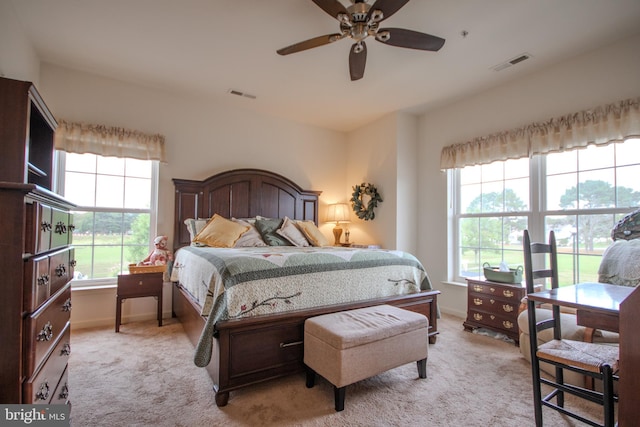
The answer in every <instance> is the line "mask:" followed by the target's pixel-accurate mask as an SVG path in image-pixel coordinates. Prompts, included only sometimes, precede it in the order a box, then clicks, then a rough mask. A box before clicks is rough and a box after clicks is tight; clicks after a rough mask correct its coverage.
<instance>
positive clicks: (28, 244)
mask: <svg viewBox="0 0 640 427" xmlns="http://www.w3.org/2000/svg"><path fill="white" fill-rule="evenodd" d="M52 230H53V225H52V224H51V207H50V206H47V205H46V204H43V203H40V202H38V201H35V200H31V199H27V204H26V218H25V232H26V238H25V241H24V243H25V247H24V251H25V253H29V254H37V253H41V252H45V251H48V250H49V248H50V247H51V232H52Z"/></svg>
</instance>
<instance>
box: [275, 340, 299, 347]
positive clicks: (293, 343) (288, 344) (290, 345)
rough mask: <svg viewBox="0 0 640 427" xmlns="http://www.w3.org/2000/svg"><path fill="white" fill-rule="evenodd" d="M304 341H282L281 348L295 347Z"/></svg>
mask: <svg viewBox="0 0 640 427" xmlns="http://www.w3.org/2000/svg"><path fill="white" fill-rule="evenodd" d="M303 342H304V341H294V342H288V343H283V342H281V343H280V348H286V347H293V346H294V345H302V343H303Z"/></svg>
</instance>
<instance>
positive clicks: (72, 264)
mask: <svg viewBox="0 0 640 427" xmlns="http://www.w3.org/2000/svg"><path fill="white" fill-rule="evenodd" d="M76 264H77V262H76V260H75V259H72V260H71V261H69V265H70V266H71V267H75V266H76Z"/></svg>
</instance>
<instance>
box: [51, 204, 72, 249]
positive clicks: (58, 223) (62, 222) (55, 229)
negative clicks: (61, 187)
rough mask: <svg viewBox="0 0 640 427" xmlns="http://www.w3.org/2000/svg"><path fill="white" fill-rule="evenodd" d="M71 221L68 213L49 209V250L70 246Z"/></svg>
mask: <svg viewBox="0 0 640 427" xmlns="http://www.w3.org/2000/svg"><path fill="white" fill-rule="evenodd" d="M71 219H72V216H71V214H70V213H69V212H67V211H62V210H60V209H56V208H51V226H52V230H51V249H55V248H60V247H62V246H67V245H70V244H71V241H72V238H71V236H72V231H73V224H72V223H71V222H72V221H71Z"/></svg>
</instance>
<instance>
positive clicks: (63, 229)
mask: <svg viewBox="0 0 640 427" xmlns="http://www.w3.org/2000/svg"><path fill="white" fill-rule="evenodd" d="M55 233H56V234H67V224H65V223H64V222H62V221H58V223H57V224H56V230H55Z"/></svg>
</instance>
